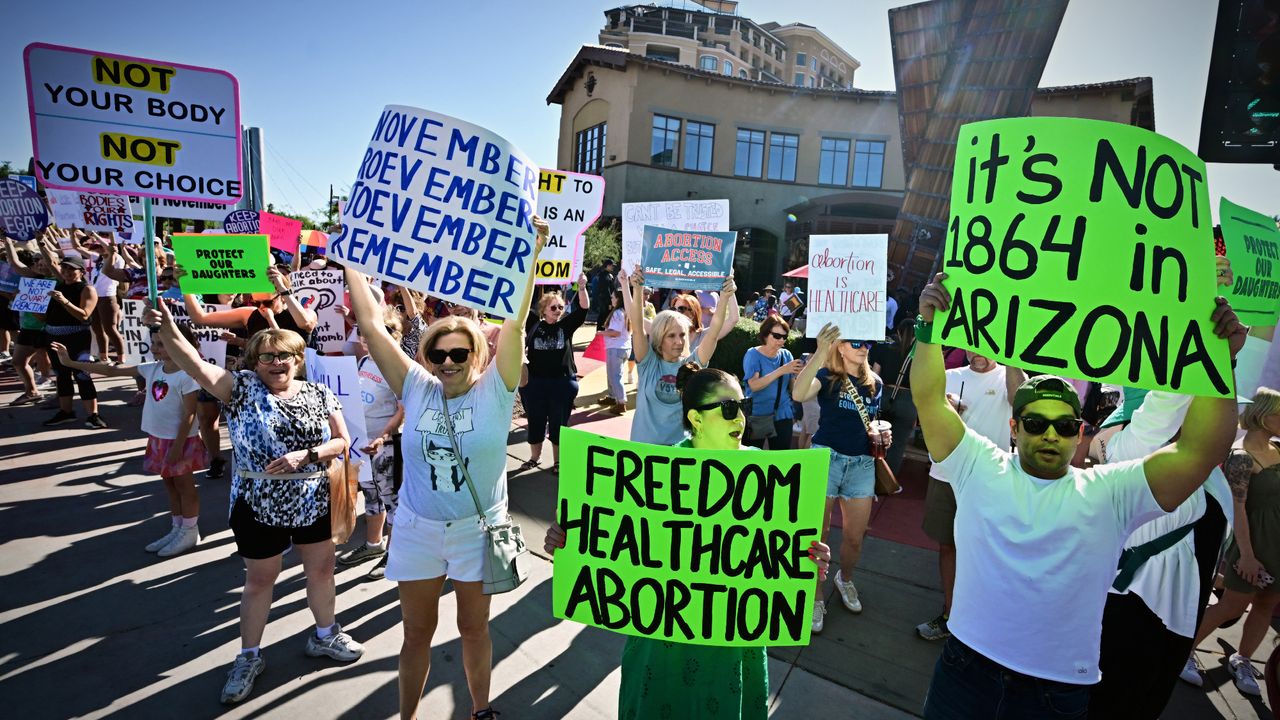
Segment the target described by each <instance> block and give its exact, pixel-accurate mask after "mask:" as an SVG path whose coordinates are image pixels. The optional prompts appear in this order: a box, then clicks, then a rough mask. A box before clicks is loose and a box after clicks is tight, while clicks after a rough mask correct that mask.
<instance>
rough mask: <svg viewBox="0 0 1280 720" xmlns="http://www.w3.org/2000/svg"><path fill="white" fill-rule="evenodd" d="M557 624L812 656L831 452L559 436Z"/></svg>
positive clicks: (572, 433) (554, 592)
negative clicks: (818, 544) (796, 648)
mask: <svg viewBox="0 0 1280 720" xmlns="http://www.w3.org/2000/svg"><path fill="white" fill-rule="evenodd" d="M560 441H561V445H560V496H559V502H558V505H557V518H558V520H559V523H560V526H561V527H563V528H564V529H565V534H566V536H567V541H566V546H565V547H564V548H562V549H560V550H557V551H556V554H555V566H554V570H555V576H554V581H553V584H552V608H553V612H554V614H555V616H556V617H558V618H564V619H567V620H573V621H575V622H580V623H583V624H585V625H592V626H595V627H601V628H605V629H608V630H613V631H615V632H619V633H623V634H625V635H639V636H642V637H652V638H656V639H663V640H672V641H676V642H684V643H692V644H699V645H720V646H760V645H767V646H782V645H807V644H808V643H809V626H810V621H811V619H812V615H813V593H814V589H815V581H816V579H817V565H815V564H814V562H813V561H812V560H810V559H809V555H808V552H809V543H810V542H811V541H813V540H817V539H818V538H819V535H818V526H819V525H820V524H821V522H822V510H823V503H824V496H825V495H826V487H827V464H828V462H829V460H830V453H829V452H827V451H825V450H780V451H776V452H775V451H767V452H762V451H751V450H728V451H712V450H694V449H690V448H675V447H666V446H660V445H649V444H646V443H635V442H629V441H626V440H617V439H614V438H607V437H601V436H599V435H593V434H591V433H586V432H582V431H581V430H574V429H572V428H565V429H564V430H562V431H561V436H560Z"/></svg>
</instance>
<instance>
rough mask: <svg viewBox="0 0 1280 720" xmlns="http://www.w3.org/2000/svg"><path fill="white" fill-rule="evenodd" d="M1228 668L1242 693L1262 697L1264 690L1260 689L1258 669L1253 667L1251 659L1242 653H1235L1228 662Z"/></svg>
mask: <svg viewBox="0 0 1280 720" xmlns="http://www.w3.org/2000/svg"><path fill="white" fill-rule="evenodd" d="M1227 668H1228V669H1230V670H1231V677H1233V678H1235V680H1236V688H1238V689H1239V690H1240V692H1242V693H1244V694H1245V695H1253V696H1254V697H1262V690H1261V689H1260V688H1259V687H1258V669H1257V668H1255V667H1254V666H1253V662H1252V661H1250V660H1249V658H1247V657H1245V656H1243V655H1241V654H1240V653H1234V654H1232V656H1231V659H1230V660H1228V661H1227Z"/></svg>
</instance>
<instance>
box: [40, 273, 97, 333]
mask: <svg viewBox="0 0 1280 720" xmlns="http://www.w3.org/2000/svg"><path fill="white" fill-rule="evenodd" d="M87 284H88V283H86V282H85V281H83V280H81V281H80V282H75V283H65V282H62V281H58V283H57V284H56V285H54V286H53V289H54V290H57V291H58V292H60V293H62V297H64V298H66V299H67V302H69V303H71V304H72V305H75V306H77V307H79V306H80V300H81V299H82V298H83V297H84V288H85V285H87ZM44 321H45V324H46V325H61V326H68V325H82V326H84V327H85V328H88V327H89V321H88V320H81V319H80V318H78V317H72V316H71V313H69V312H67V310H66V308H64V307H62V303H57V302H50V303H49V309H48V310H47V311H45V314H44Z"/></svg>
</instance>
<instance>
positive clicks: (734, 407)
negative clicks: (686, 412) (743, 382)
mask: <svg viewBox="0 0 1280 720" xmlns="http://www.w3.org/2000/svg"><path fill="white" fill-rule="evenodd" d="M741 407H742V401H741V400H719V401H717V402H713V403H707V404H706V405H696V406H694V408H693V409H694V410H712V409H714V408H720V414H721V415H722V416H724V419H725V420H733V419H736V418H737V417H738V410H739V409H740V408H741Z"/></svg>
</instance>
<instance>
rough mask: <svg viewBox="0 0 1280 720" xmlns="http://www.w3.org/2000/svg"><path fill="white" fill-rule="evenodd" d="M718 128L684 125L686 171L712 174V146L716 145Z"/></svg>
mask: <svg viewBox="0 0 1280 720" xmlns="http://www.w3.org/2000/svg"><path fill="white" fill-rule="evenodd" d="M715 139H716V126H715V125H712V124H710V123H700V122H693V121H692V120H690V121H688V122H686V123H685V124H684V169H685V170H698V171H701V172H711V146H712V145H714V144H715Z"/></svg>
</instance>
